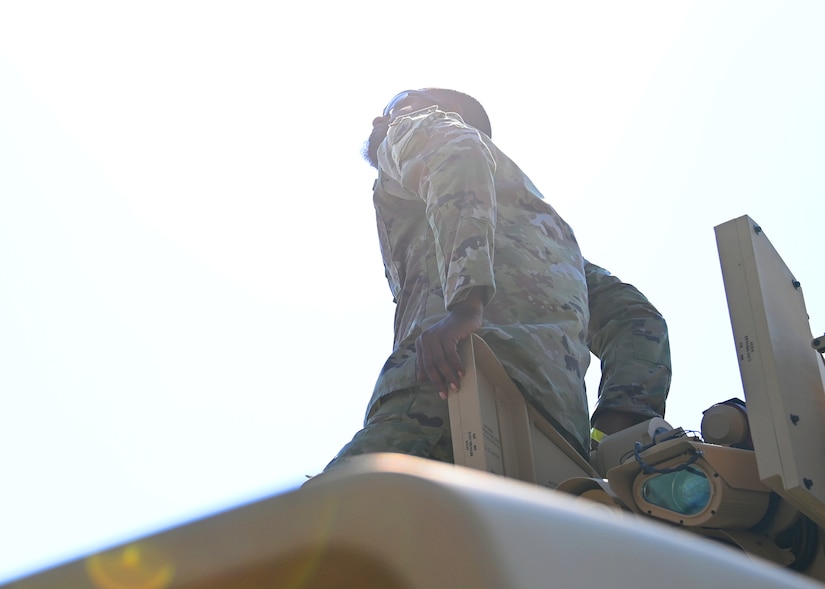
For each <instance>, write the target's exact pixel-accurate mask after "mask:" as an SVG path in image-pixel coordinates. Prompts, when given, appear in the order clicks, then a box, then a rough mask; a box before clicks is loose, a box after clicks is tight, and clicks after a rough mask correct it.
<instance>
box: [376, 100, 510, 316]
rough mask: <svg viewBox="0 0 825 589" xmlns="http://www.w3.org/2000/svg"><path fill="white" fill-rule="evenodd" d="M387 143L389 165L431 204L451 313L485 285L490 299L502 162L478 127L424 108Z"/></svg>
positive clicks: (402, 121)
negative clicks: (497, 178)
mask: <svg viewBox="0 0 825 589" xmlns="http://www.w3.org/2000/svg"><path fill="white" fill-rule="evenodd" d="M384 146H386V149H385V151H384V152H383V153H379V160H380V162H381V166H382V169H384V168H385V167H386V170H385V171H386V172H387V173H388V174H390V175H391V176H393V177H394V178H395V179H396V180H397V181H398V182H399V183H400V184H401V185H402V186H403V187H404V188H406V189H407V190H409V191H410V192H411V193H414V194H417V195H418V196H419V198H421V199H422V200H424V201H425V203H426V214H427V219H428V221H429V224H430V226H431V228H432V231H433V237H434V238H435V240H436V245H437V248H436V256H437V260H438V268H439V274H440V275H441V277H442V278H441V280H442V289H443V292H444V305H445V310H448V311H449V310H450V309H451V308H452V307H453V305H455V304H456V303H458V302H460V301H462V300H464V299H466V297H467V296H468V294H469V292H470V290H471V289H473V288H479V287H483V289H482V291H481V292H483V293H484V300H483V302H484V303H485V304H486V303H487V302H488V301H489V300H490V298H492V296H493V294H494V292H495V279H494V276H493V236H494V233H495V223H496V192H495V181H494V173H495V167H496V165H495V161H494V160H493V156H492V154H491V153H490V150H489V148H488V147H487V145H486V144H485V143H484V141H483V140H482V139H481V136H480V134H479V132H478V131H477V130H475V129H473V128H472V127H469V126H467V125H466V124H464V122H463V121H462V120H461V119H460V118H459V117H458V115H455V114H454V113H444V112H442V111H439V110H434V109H425V110H423V111H419V112H418V113H413V114H412V115H409V116H406V117H400V118H399V119H396V121H395V122H394V123H393V124H392V125H391V126H390V129H389V131H388V133H387V141H386V142H385V143H384ZM382 147H383V146H382Z"/></svg>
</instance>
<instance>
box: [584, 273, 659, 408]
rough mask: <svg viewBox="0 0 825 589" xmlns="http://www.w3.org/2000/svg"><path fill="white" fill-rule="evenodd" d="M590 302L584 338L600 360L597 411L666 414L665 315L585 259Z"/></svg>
mask: <svg viewBox="0 0 825 589" xmlns="http://www.w3.org/2000/svg"><path fill="white" fill-rule="evenodd" d="M585 276H586V278H587V291H588V297H589V301H590V303H589V306H590V324H589V327H588V333H587V341H588V345H589V347H590V351H591V352H593V353H594V354H595V355H596V356H598V357H599V359H600V360H601V366H602V380H601V383H599V402H598V405H597V407H596V411H595V412H594V413H593V418H592V419H591V421H595V419H596V418H597V417H598V415H599V414H600V412H602V411H605V410H611V411H618V412H622V413H631V414H635V415H638V416H639V417H640V421H641V420H642V419H647V418H650V417H655V416H657V415H658V416H664V413H665V399H666V398H667V393H668V390H669V389H670V376H671V366H670V343H669V341H668V333H667V324H666V323H665V319H664V317H662V315H661V314H660V313H659V311H657V310H656V308H655V307H654V306H653V305H652V304H651V303H650V301H648V300H647V298H646V297H645V296H644V295H643V294H642V293H641V292H639V291H638V290H637V289H636V288H635V287H634V286H632V285H630V284H625V283H624V282H622V281H621V280H619V279H618V278H616V277H615V276H612V275H611V274H610V272H608V271H607V270H605V269H604V268H600V267H598V266H596V265H595V264H591V263H590V262H585Z"/></svg>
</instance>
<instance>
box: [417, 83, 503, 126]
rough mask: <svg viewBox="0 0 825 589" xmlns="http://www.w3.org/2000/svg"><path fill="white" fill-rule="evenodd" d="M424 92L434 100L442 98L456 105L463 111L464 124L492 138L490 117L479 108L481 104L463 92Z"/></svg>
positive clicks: (442, 89)
mask: <svg viewBox="0 0 825 589" xmlns="http://www.w3.org/2000/svg"><path fill="white" fill-rule="evenodd" d="M424 91H425V92H428V93H430V94H433V95H434V96H435V97H436V98H438V97H439V96H443V97H444V98H446V99H447V101H449V102H453V103H458V104H460V105H461V108H462V110H463V111H464V122H465V123H467V124H468V125H470V126H472V127H475V128H476V129H478V130H479V131H481V132H482V133H484V134H485V135H487V137H492V136H493V131H492V129H491V128H490V117H488V116H487V111H485V110H484V107H483V106H481V103H480V102H479V101H478V100H476V99H475V98H473V97H472V96H470V95H469V94H465V93H464V92H459V91H458V90H449V89H447V88H424Z"/></svg>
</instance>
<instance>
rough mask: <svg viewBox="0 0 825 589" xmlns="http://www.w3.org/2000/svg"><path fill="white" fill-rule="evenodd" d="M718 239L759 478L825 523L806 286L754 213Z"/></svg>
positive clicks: (819, 399)
mask: <svg viewBox="0 0 825 589" xmlns="http://www.w3.org/2000/svg"><path fill="white" fill-rule="evenodd" d="M716 241H717V246H718V249H719V259H720V261H721V264H722V275H723V278H724V282H725V291H726V293H727V299H728V309H729V311H730V316H731V325H732V327H733V334H734V340H735V343H736V353H737V357H738V359H739V370H740V373H741V375H742V384H743V387H744V390H745V397H746V400H747V405H748V419H749V422H750V428H751V434H752V436H753V442H754V448H755V450H756V454H757V463H758V466H759V475H760V477H761V478H762V480H763V482H764V483H765V484H766V485H768V486H769V487H770V488H772V489H773V490H774V491H776V492H777V493H779V494H780V495H781V496H783V497H785V498H786V499H788V500H789V501H790V502H791V503H793V504H794V505H796V506H797V508H799V509H800V510H801V511H803V512H804V513H806V514H807V515H808V516H809V517H812V518H814V519H815V520H816V521H817V522H818V523H819V524H820V525H825V427H823V425H825V387H823V377H822V366H821V365H822V358H821V357H820V356H819V355H818V354H817V353H816V352H815V351H814V350H813V348H812V347H811V340H812V339H813V336H812V335H811V328H810V324H809V323H808V313H807V311H806V308H805V300H804V298H803V296H802V288H801V286H800V284H799V283H798V282H797V281H796V278H795V277H794V275H793V274H792V273H791V271H790V270H789V269H788V267H787V266H786V265H785V263H784V262H783V261H782V258H781V257H780V256H779V254H778V253H777V252H776V250H775V249H774V247H773V245H771V242H770V241H769V240H768V238H767V237H766V235H765V233H764V231H762V229H761V228H760V227H759V226H758V225H757V224H756V223H755V222H754V221H753V220H752V219H751V218H750V217H747V216H743V217H739V218H738V219H734V220H732V221H728V222H727V223H723V224H722V225H719V226H717V227H716ZM812 271H813V269H812Z"/></svg>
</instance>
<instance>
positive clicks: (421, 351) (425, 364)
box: [415, 289, 484, 399]
mask: <svg viewBox="0 0 825 589" xmlns="http://www.w3.org/2000/svg"><path fill="white" fill-rule="evenodd" d="M482 295H483V291H479V292H476V289H474V290H473V291H471V294H470V296H469V297H468V298H467V299H466V300H464V301H462V302H461V303H458V304H456V305H455V306H454V307H453V308H452V309H451V310H450V313H449V314H448V315H447V316H446V317H445V318H444V319H442V320H441V321H439V322H438V323H436V324H435V325H433V326H432V327H430V328H429V329H427V330H425V331H424V332H423V333H422V334H421V335H420V336H419V337H418V339H417V340H416V341H415V352H416V375H417V378H418V380H419V381H422V382H426V381H430V382H431V383H432V384H433V386H434V387H435V389H436V390H437V391H438V394H439V396H440V397H441V398H442V399H446V398H447V391H448V390H449V391H457V390H458V383H459V382H460V379H461V377H463V376H464V367H463V366H462V364H461V358H460V357H459V355H458V344H459V343H460V342H461V340H463V339H464V338H466V337H469V336H470V334H472V333H475V332H476V331H478V330H479V329H481V326H482V323H483V321H484V305H483V303H482Z"/></svg>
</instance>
